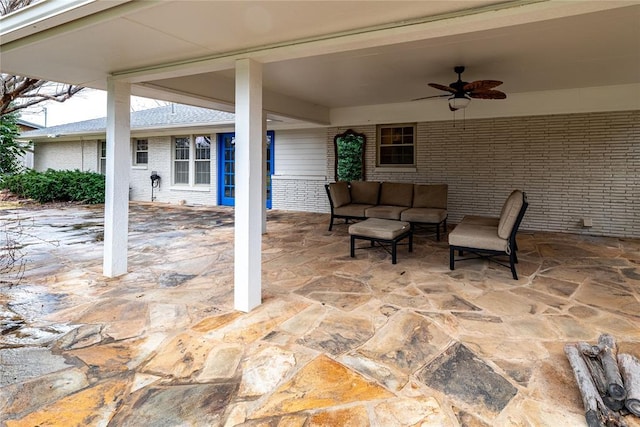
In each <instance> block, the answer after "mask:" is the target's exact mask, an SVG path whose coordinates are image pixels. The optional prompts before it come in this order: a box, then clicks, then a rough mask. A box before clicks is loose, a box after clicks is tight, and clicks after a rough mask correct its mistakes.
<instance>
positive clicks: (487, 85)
mask: <svg viewBox="0 0 640 427" xmlns="http://www.w3.org/2000/svg"><path fill="white" fill-rule="evenodd" d="M501 84H502V82H501V81H498V80H476V81H475V82H471V83H467V84H466V85H464V87H463V88H462V89H463V90H464V91H465V92H472V91H486V90H489V89H493V88H494V87H496V86H500V85H501Z"/></svg>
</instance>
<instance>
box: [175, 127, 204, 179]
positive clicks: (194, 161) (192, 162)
mask: <svg viewBox="0 0 640 427" xmlns="http://www.w3.org/2000/svg"><path fill="white" fill-rule="evenodd" d="M173 141H174V153H173V183H174V184H188V185H209V184H211V136H210V135H195V136H193V137H190V136H179V137H175V138H173Z"/></svg>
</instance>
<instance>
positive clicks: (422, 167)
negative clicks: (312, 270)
mask: <svg viewBox="0 0 640 427" xmlns="http://www.w3.org/2000/svg"><path fill="white" fill-rule="evenodd" d="M460 116H461V115H460V114H458V115H457V118H456V121H455V127H454V123H453V121H443V122H423V123H418V142H417V147H416V156H417V157H416V158H417V164H416V168H415V170H414V171H410V172H397V171H393V172H384V170H383V169H381V168H376V167H375V161H376V160H375V156H376V130H375V126H367V127H359V128H354V130H356V131H358V132H364V133H366V134H367V149H366V162H367V164H366V171H367V172H366V173H367V175H366V176H367V179H368V180H380V181H382V180H393V181H398V182H427V183H447V184H449V220H450V222H451V223H456V222H458V221H460V220H461V219H462V217H463V216H464V215H466V214H480V215H495V216H497V215H499V213H500V209H501V207H502V203H503V202H504V200H505V198H506V197H507V196H508V194H509V193H510V192H511V190H513V189H514V188H519V189H522V190H524V191H525V192H526V193H527V196H528V199H529V210H528V211H527V214H526V215H525V218H524V221H523V224H522V228H523V229H528V230H548V231H560V232H572V233H585V234H594V235H607V236H621V237H625V236H626V237H640V111H623V112H607V113H588V114H566V115H551V116H535V117H514V118H495V119H482V120H466V121H465V122H463V121H462V120H461V119H460ZM344 130H345V129H343V128H340V129H338V128H330V129H329V131H328V135H327V141H328V144H327V146H328V148H327V158H328V160H327V176H328V177H329V181H332V180H333V175H334V172H333V170H334V155H333V136H334V135H335V134H336V133H339V132H343V131H344ZM583 218H591V219H593V227H591V228H583V227H582V219H583Z"/></svg>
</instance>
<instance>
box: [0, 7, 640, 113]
mask: <svg viewBox="0 0 640 427" xmlns="http://www.w3.org/2000/svg"><path fill="white" fill-rule="evenodd" d="M389 6H390V2H371V1H355V2H349V1H347V2H324V1H299V2H276V1H265V2H260V1H249V2H235V1H207V2H140V1H128V0H117V1H109V2H105V1H92V0H83V1H80V0H47V1H44V2H40V3H36V4H35V5H33V6H31V7H29V8H26V9H25V10H22V11H18V12H17V13H14V14H11V15H8V16H5V17H3V18H2V21H1V23H2V26H1V28H2V30H0V31H1V33H0V54H1V55H2V58H3V60H2V63H1V65H0V69H1V71H2V72H6V73H12V74H20V75H28V76H31V77H37V78H42V79H47V80H53V81H62V82H66V83H72V84H78V85H83V86H88V87H93V88H98V89H104V88H106V80H107V78H115V79H120V80H123V81H127V82H130V83H132V92H133V93H134V94H136V95H140V96H148V97H153V98H158V99H165V100H170V101H174V102H181V103H187V104H192V105H198V106H203V107H208V108H215V109H221V110H224V111H233V108H234V107H233V105H234V97H235V81H234V77H235V75H234V67H235V62H236V60H238V59H241V58H252V59H254V60H256V61H258V62H261V63H262V64H263V84H264V108H265V110H266V111H267V112H268V113H269V114H272V115H278V116H279V117H289V118H293V119H297V120H303V121H307V122H311V123H316V124H321V125H327V124H335V123H338V122H341V121H343V120H344V117H343V116H341V113H342V112H344V111H349V112H352V111H353V110H357V109H361V110H362V109H363V110H370V109H375V108H378V109H380V108H382V109H384V110H386V111H392V110H394V109H398V108H400V109H402V110H412V111H417V110H418V109H420V110H421V111H422V113H421V114H422V117H425V116H426V117H429V118H431V119H434V118H435V119H438V118H448V117H449V114H450V113H449V112H448V109H447V108H446V106H445V105H444V103H442V102H438V100H429V101H425V102H415V103H410V102H409V101H410V100H411V99H413V98H417V97H421V96H428V95H431V94H432V95H437V94H439V93H438V92H437V91H435V90H434V89H431V88H429V87H428V86H427V85H426V83H428V82H440V83H443V84H447V83H448V82H450V81H453V80H454V78H455V75H454V74H453V72H452V68H453V66H454V65H458V64H464V65H466V66H467V71H466V74H465V76H466V77H467V78H468V79H469V80H475V79H485V78H491V79H498V80H502V81H504V82H505V83H504V85H503V86H501V89H502V90H503V91H505V92H506V93H507V94H509V97H508V99H507V100H506V101H500V102H501V103H502V105H504V106H505V107H504V108H505V109H507V110H508V109H509V107H510V106H515V104H512V100H516V101H517V100H518V99H520V100H522V99H523V98H524V99H525V101H521V102H523V103H527V102H529V103H531V102H535V101H536V100H540V95H541V94H545V95H548V96H547V97H545V98H544V100H543V104H544V103H550V102H551V100H552V99H553V96H552V94H553V93H564V94H566V93H568V92H567V91H569V92H571V91H574V92H575V91H578V92H580V93H586V92H588V91H591V90H593V91H596V92H597V93H600V92H601V89H600V88H606V87H617V88H620V87H626V88H627V89H628V90H627V91H626V95H625V96H623V98H624V102H621V100H620V98H619V91H612V96H611V97H610V99H608V100H606V102H607V103H609V102H610V103H614V102H616V103H617V104H616V105H618V106H619V107H616V108H622V109H625V108H626V109H628V108H640V101H638V99H640V96H639V95H640V92H639V90H638V87H639V86H638V85H639V84H640V3H639V2H637V1H607V2H598V1H571V2H566V1H535V0H534V1H526V0H521V1H488V0H473V1H429V2H411V1H394V2H393V7H389ZM363 10H366V12H367V13H362V11H363ZM614 92H615V96H617V97H618V98H617V100H616V99H614V98H613V96H614V95H613V93H614ZM589 96H591V95H589ZM527 98H528V99H529V100H530V101H527ZM634 99H635V101H634ZM600 101H601V102H603V100H600ZM475 102H476V101H474V103H475ZM480 102H483V103H484V104H483V105H487V106H488V107H487V108H486V109H477V110H476V113H480V112H481V111H485V112H486V111H492V110H495V108H494V107H493V104H494V103H497V101H487V102H486V103H485V102H484V101H478V103H480ZM399 105H400V106H401V107H398V106H399ZM381 106H388V107H381ZM501 108H503V107H499V108H497V110H500V109H501ZM603 108H611V107H606V106H603ZM473 111H474V110H473V109H469V112H468V113H469V114H471V115H473V114H474V112H473ZM414 115H415V114H414ZM351 117H353V115H351ZM353 120H356V121H366V120H367V119H365V118H364V117H363V116H359V117H353Z"/></svg>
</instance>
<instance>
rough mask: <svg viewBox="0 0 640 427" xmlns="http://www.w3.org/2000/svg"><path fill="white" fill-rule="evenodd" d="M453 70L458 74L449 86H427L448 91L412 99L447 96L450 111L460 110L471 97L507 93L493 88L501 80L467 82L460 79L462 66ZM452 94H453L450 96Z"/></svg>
mask: <svg viewBox="0 0 640 427" xmlns="http://www.w3.org/2000/svg"><path fill="white" fill-rule="evenodd" d="M453 71H454V72H455V73H457V74H458V81H456V82H453V83H451V84H450V85H449V86H445V85H441V84H438V83H429V86H431V87H433V88H436V89H440V90H444V91H446V92H449V93H447V94H444V95H433V96H425V97H423V98H416V99H414V101H418V100H421V99H428V98H441V97H445V96H448V97H449V109H450V110H451V111H456V110H460V109H463V108H466V107H467V105H469V102H470V101H471V98H477V99H505V98H506V97H507V95H506V94H505V93H504V92H500V91H499V90H495V89H493V88H494V87H497V86H500V85H501V84H502V82H501V81H498V80H476V81H475V82H471V83H467V82H464V81H462V76H461V75H462V73H463V72H464V66H462V65H458V66H456V67H454V68H453ZM452 95H453V96H452Z"/></svg>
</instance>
